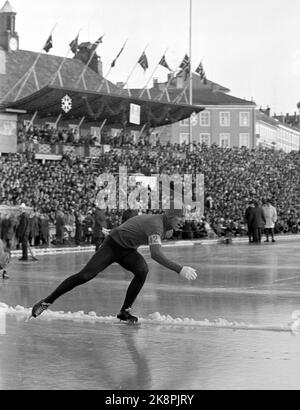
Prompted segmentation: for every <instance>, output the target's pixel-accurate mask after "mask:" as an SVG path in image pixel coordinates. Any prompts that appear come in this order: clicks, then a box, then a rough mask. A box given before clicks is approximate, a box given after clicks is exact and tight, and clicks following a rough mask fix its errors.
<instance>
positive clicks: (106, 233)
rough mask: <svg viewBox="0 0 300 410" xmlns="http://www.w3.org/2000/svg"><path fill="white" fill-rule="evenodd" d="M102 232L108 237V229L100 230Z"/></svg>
mask: <svg viewBox="0 0 300 410" xmlns="http://www.w3.org/2000/svg"><path fill="white" fill-rule="evenodd" d="M102 232H103V233H104V236H108V235H109V232H110V230H109V229H106V228H102Z"/></svg>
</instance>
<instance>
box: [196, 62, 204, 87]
mask: <svg viewBox="0 0 300 410" xmlns="http://www.w3.org/2000/svg"><path fill="white" fill-rule="evenodd" d="M195 72H196V73H197V74H199V75H200V79H201V81H202V82H203V84H207V78H206V74H205V71H204V68H203V64H202V61H201V62H200V64H199V65H198V67H197V68H196V71H195Z"/></svg>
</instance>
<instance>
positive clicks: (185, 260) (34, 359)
mask: <svg viewBox="0 0 300 410" xmlns="http://www.w3.org/2000/svg"><path fill="white" fill-rule="evenodd" d="M141 252H142V254H143V255H144V256H145V258H146V260H147V262H148V263H149V267H150V273H149V277H148V280H147V282H146V284H145V286H144V288H143V290H142V292H141V294H140V295H139V298H138V300H137V301H136V303H135V305H134V309H133V313H134V314H137V315H138V316H139V317H140V321H141V325H140V326H128V325H126V324H125V325H123V324H119V323H118V321H117V320H115V319H114V318H113V317H114V316H115V314H116V313H117V312H118V311H119V309H120V307H121V305H122V302H123V299H124V296H125V291H126V289H127V286H128V284H129V281H130V279H131V274H130V273H129V272H126V271H125V270H123V269H122V268H121V267H119V266H118V265H112V266H111V267H110V268H108V269H107V270H106V271H105V272H103V273H101V274H100V275H99V276H98V277H97V278H96V279H94V280H93V281H91V282H89V283H88V284H85V285H83V286H81V287H79V288H77V289H74V290H73V291H72V292H70V293H68V294H66V295H64V296H63V297H62V298H60V299H59V300H57V301H56V302H55V304H54V305H52V306H51V312H50V313H48V312H47V313H46V312H45V313H44V314H43V315H42V316H41V317H40V318H38V319H32V320H30V321H26V318H27V316H28V312H29V310H28V309H29V308H30V307H31V306H32V305H33V304H34V303H35V302H36V301H38V300H40V299H42V298H43V297H45V296H47V295H48V294H49V293H50V292H51V291H52V290H53V289H54V288H55V287H56V286H57V285H58V284H59V283H60V282H61V281H62V280H63V279H65V278H66V277H67V276H69V275H71V274H73V273H76V272H78V271H79V270H80V269H81V267H83V266H84V264H85V263H86V262H87V260H88V259H89V258H90V256H91V254H88V253H81V254H66V255H53V256H51V255H48V256H39V261H38V262H36V263H22V262H19V261H18V260H17V259H13V260H12V262H11V264H10V266H9V273H10V279H9V280H6V281H4V280H2V279H1V280H0V390H8V389H15V390H23V389H37V390H39V389H46V390H56V389H59V390H60V389H84V390H86V389H99V390H104V389H105V390H190V389H191V390H202V389H211V390H212V389H299V387H300V325H299V326H296V327H295V326H294V327H293V328H291V323H292V322H293V320H292V314H293V312H295V311H297V310H300V269H299V261H300V243H296V242H288V241H284V242H281V241H280V238H279V240H278V241H277V242H276V243H275V244H272V243H270V244H264V243H263V244H261V245H248V244H239V245H238V244H234V245H212V246H202V245H196V246H192V247H188V246H184V247H176V248H173V247H172V248H165V249H164V252H165V253H166V255H167V256H168V257H169V258H171V259H173V260H176V261H178V262H179V263H181V264H182V265H190V266H193V267H195V268H197V271H198V273H199V276H198V279H197V280H196V281H195V282H192V283H189V282H186V281H185V280H184V279H182V278H180V277H179V276H178V275H177V274H176V273H173V272H171V271H168V270H166V269H164V268H162V267H160V266H159V265H158V264H156V263H155V262H154V261H152V260H151V259H150V257H149V252H148V251H144V250H143V251H141ZM62 311H63V312H65V313H68V312H70V313H68V314H63V313H62ZM79 311H84V312H85V313H86V314H85V315H83V313H82V312H81V313H77V314H76V312H79ZM89 312H93V313H90V315H89ZM298 328H299V332H298ZM298 333H299V334H298Z"/></svg>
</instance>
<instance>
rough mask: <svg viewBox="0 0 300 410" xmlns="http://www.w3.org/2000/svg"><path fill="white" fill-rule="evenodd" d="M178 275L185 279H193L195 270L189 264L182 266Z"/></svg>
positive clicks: (195, 274)
mask: <svg viewBox="0 0 300 410" xmlns="http://www.w3.org/2000/svg"><path fill="white" fill-rule="evenodd" d="M179 275H180V276H182V277H183V278H185V279H187V280H195V279H196V278H197V272H196V271H195V269H193V268H191V267H189V266H184V267H183V268H182V269H181V271H180V273H179Z"/></svg>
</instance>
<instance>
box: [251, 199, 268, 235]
mask: <svg viewBox="0 0 300 410" xmlns="http://www.w3.org/2000/svg"><path fill="white" fill-rule="evenodd" d="M265 222H266V219H265V215H264V212H263V209H262V207H261V206H260V203H259V202H258V201H257V202H255V203H254V208H253V210H252V211H251V214H250V226H251V229H252V231H253V242H254V243H261V233H262V231H263V228H264V225H265Z"/></svg>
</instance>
